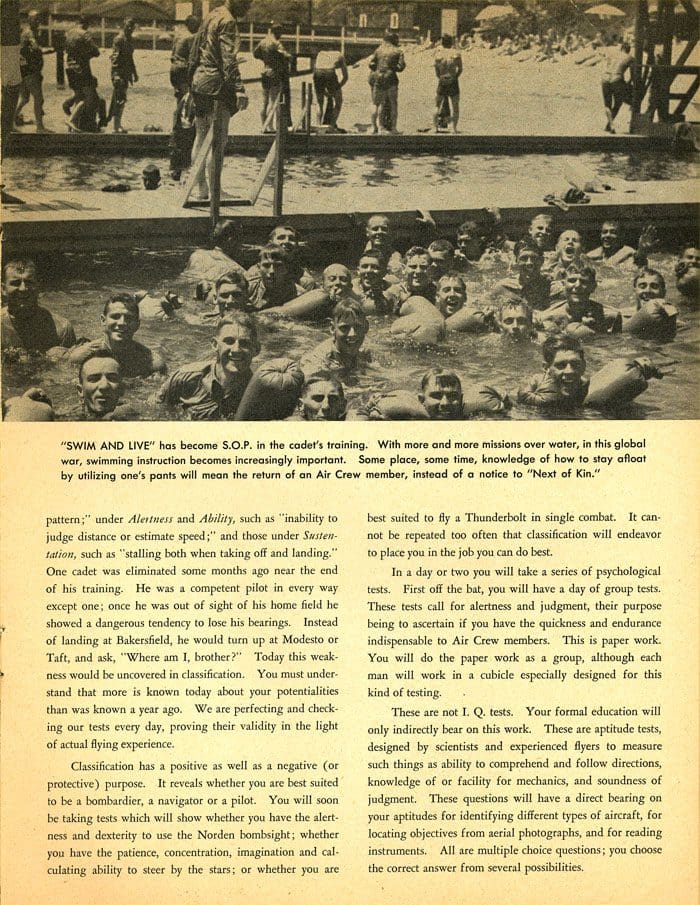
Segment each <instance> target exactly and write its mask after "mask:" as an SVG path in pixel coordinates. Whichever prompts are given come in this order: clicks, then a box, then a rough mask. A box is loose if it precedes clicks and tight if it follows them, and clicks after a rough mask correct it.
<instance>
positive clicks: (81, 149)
mask: <svg viewBox="0 0 700 905" xmlns="http://www.w3.org/2000/svg"><path fill="white" fill-rule="evenodd" d="M273 139H274V136H273V135H262V134H244V135H240V134H235V135H229V138H228V142H227V145H226V153H227V154H265V153H266V152H267V149H268V148H269V147H270V145H271V144H272V141H273ZM169 140H170V136H169V135H168V134H167V133H165V132H129V133H127V134H121V135H120V134H114V133H113V132H99V133H94V134H92V133H87V132H83V133H80V134H75V133H69V132H65V133H63V132H49V133H42V134H37V133H36V132H22V133H20V132H13V133H11V134H10V135H9V136H7V147H6V151H5V152H6V153H7V154H8V155H16V156H40V155H47V156H53V155H56V154H104V155H116V154H119V155H128V156H132V155H133V156H136V157H153V156H157V155H160V156H162V157H166V156H167V155H168V153H169V151H168V142H169ZM671 147H672V141H671V139H670V138H669V137H668V136H667V135H662V134H659V135H605V134H601V135H467V134H457V135H454V134H451V133H438V134H436V133H434V132H426V133H415V134H402V135H372V134H371V133H369V132H348V133H344V134H340V133H316V132H312V133H311V134H310V135H307V134H306V133H289V136H288V139H287V142H286V152H287V154H288V155H292V156H294V155H295V154H318V155H324V154H341V153H342V154H344V155H348V156H349V155H354V154H528V153H529V154H578V153H595V152H599V153H610V152H615V153H621V154H629V153H647V152H658V151H668V150H670V149H671Z"/></svg>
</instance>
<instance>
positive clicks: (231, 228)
mask: <svg viewBox="0 0 700 905" xmlns="http://www.w3.org/2000/svg"><path fill="white" fill-rule="evenodd" d="M237 231H238V227H237V225H236V222H235V220H219V222H218V223H217V224H216V226H215V227H214V233H213V235H212V238H213V240H214V245H220V244H221V243H222V242H228V241H230V240H232V239H233V238H234V237H235V235H236V233H237Z"/></svg>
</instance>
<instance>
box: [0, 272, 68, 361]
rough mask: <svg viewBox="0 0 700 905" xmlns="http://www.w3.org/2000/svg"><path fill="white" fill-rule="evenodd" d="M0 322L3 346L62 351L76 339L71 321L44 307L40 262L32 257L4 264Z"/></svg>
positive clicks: (29, 349) (4, 347) (30, 350)
mask: <svg viewBox="0 0 700 905" xmlns="http://www.w3.org/2000/svg"><path fill="white" fill-rule="evenodd" d="M0 324H1V325H2V348H3V350H6V349H24V350H25V351H28V352H48V351H49V350H56V351H59V350H65V349H69V348H70V347H71V346H74V345H75V342H76V340H75V331H74V330H73V325H72V324H71V323H70V321H67V320H66V319H65V318H64V317H61V316H60V315H58V314H52V313H51V312H50V311H48V310H47V309H46V308H42V307H40V305H39V287H38V282H37V274H36V266H35V264H34V262H33V261H30V260H29V259H26V260H21V259H15V260H13V261H8V262H7V264H5V266H4V267H3V272H2V314H0Z"/></svg>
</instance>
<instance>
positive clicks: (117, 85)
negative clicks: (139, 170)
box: [107, 19, 139, 132]
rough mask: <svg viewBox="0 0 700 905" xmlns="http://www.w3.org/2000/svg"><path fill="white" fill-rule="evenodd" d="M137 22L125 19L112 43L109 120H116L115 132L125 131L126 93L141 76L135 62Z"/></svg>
mask: <svg viewBox="0 0 700 905" xmlns="http://www.w3.org/2000/svg"><path fill="white" fill-rule="evenodd" d="M135 27H136V22H135V21H134V19H124V25H123V26H122V30H121V31H120V32H119V33H118V34H117V36H116V38H115V39H114V43H113V44H112V55H111V57H110V59H111V62H112V100H111V102H110V105H109V113H108V115H107V122H109V121H110V120H114V126H113V129H114V131H115V132H125V131H126V130H125V129H122V114H123V113H124V107H125V106H126V93H127V91H128V90H129V85H132V84H133V83H134V82H138V80H139V77H138V73H137V72H136V66H135V64H134V43H133V41H132V40H131V36H132V35H133V33H134V28H135Z"/></svg>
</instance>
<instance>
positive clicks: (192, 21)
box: [185, 16, 200, 34]
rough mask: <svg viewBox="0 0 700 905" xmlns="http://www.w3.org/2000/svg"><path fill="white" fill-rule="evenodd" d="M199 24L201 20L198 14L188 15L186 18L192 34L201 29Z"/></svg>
mask: <svg viewBox="0 0 700 905" xmlns="http://www.w3.org/2000/svg"><path fill="white" fill-rule="evenodd" d="M199 25H200V20H199V17H198V16H188V17H187V18H186V19H185V26H186V27H187V30H188V31H189V32H191V33H192V34H194V33H195V32H196V31H198V30H199Z"/></svg>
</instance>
